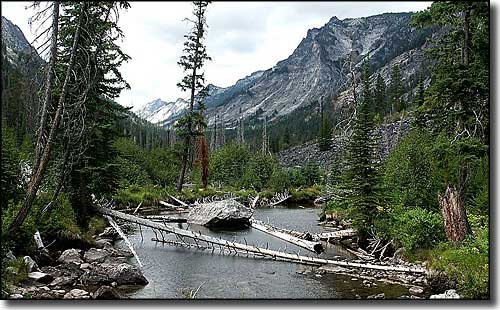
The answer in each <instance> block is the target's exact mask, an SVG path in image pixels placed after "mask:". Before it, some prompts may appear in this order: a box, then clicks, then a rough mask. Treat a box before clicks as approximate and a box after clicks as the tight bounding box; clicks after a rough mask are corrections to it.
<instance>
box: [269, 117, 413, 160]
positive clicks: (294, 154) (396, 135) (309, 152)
mask: <svg viewBox="0 0 500 310" xmlns="http://www.w3.org/2000/svg"><path fill="white" fill-rule="evenodd" d="M412 122H413V120H412V119H403V120H400V121H397V122H394V123H390V124H384V125H382V126H380V127H378V128H377V129H376V134H377V135H378V136H379V137H380V145H379V154H380V157H381V159H385V158H387V156H388V155H389V153H390V152H391V151H392V150H393V149H394V148H395V147H396V146H397V145H398V143H399V141H401V139H402V138H404V137H405V136H406V135H407V134H408V133H409V132H410V128H411V124H412ZM343 149H344V148H343V147H342V146H341V143H340V141H338V140H336V139H333V140H332V146H331V148H330V149H328V150H326V151H323V152H322V151H320V150H319V145H318V142H317V141H315V140H314V141H310V142H308V143H305V144H302V145H299V146H296V147H292V148H290V149H287V150H284V151H281V152H279V153H278V155H277V157H278V160H279V162H280V164H281V165H283V166H284V167H294V166H305V165H306V164H307V163H308V162H316V163H318V165H320V166H321V167H323V168H324V169H326V170H328V169H329V168H330V167H331V165H332V161H333V160H339V159H341V157H342V152H341V151H342V150H343Z"/></svg>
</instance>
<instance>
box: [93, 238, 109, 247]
mask: <svg viewBox="0 0 500 310" xmlns="http://www.w3.org/2000/svg"><path fill="white" fill-rule="evenodd" d="M112 243H113V240H112V239H108V238H99V239H97V240H96V241H95V246H96V248H99V249H106V250H109V249H112V248H113V245H112Z"/></svg>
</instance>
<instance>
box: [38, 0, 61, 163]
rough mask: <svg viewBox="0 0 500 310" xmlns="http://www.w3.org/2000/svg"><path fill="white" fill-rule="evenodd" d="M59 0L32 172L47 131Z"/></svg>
mask: <svg viewBox="0 0 500 310" xmlns="http://www.w3.org/2000/svg"><path fill="white" fill-rule="evenodd" d="M59 5H60V3H59V1H54V4H53V6H54V8H53V12H52V26H51V27H52V37H51V42H50V60H49V64H48V66H47V77H46V80H45V92H44V96H43V102H42V108H41V115H40V125H39V127H38V135H37V140H36V149H35V164H34V166H33V173H36V171H37V170H38V166H39V165H40V159H41V154H42V152H43V149H44V147H45V143H44V141H43V139H44V136H45V133H46V131H47V114H48V107H49V101H50V98H51V97H52V96H51V94H52V88H53V87H52V84H53V82H54V71H55V65H56V59H57V37H58V35H59Z"/></svg>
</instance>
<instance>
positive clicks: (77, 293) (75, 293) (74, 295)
mask: <svg viewBox="0 0 500 310" xmlns="http://www.w3.org/2000/svg"><path fill="white" fill-rule="evenodd" d="M89 298H90V295H89V292H87V291H84V290H80V289H77V288H75V289H72V290H71V291H69V292H68V293H66V294H65V295H64V297H63V299H89Z"/></svg>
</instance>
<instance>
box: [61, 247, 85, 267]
mask: <svg viewBox="0 0 500 310" xmlns="http://www.w3.org/2000/svg"><path fill="white" fill-rule="evenodd" d="M57 261H58V262H60V263H66V264H67V263H75V264H77V265H79V264H81V263H83V261H82V258H81V257H80V251H79V250H77V249H68V250H66V251H64V252H63V253H62V254H61V256H59V258H58V259H57Z"/></svg>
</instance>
